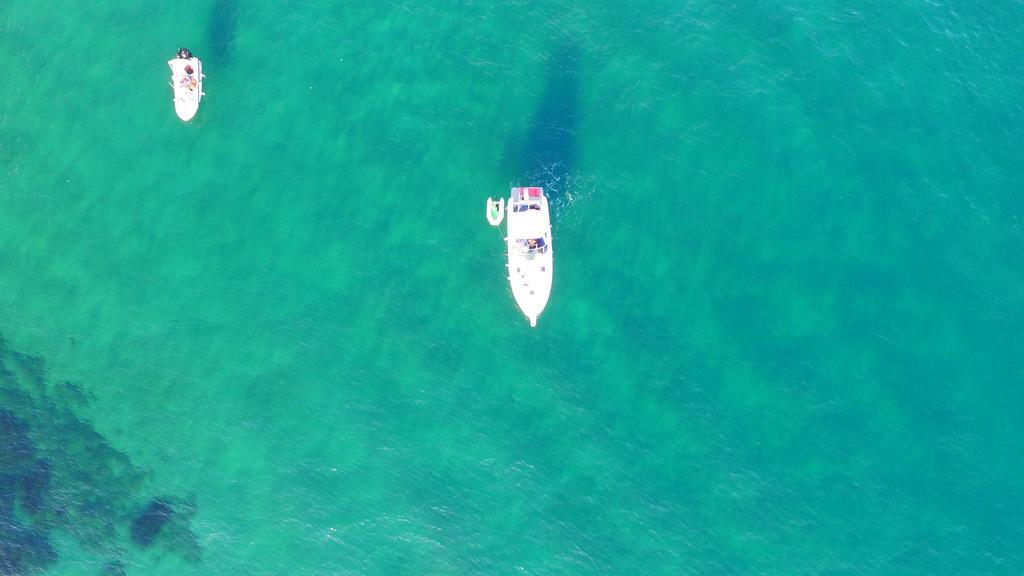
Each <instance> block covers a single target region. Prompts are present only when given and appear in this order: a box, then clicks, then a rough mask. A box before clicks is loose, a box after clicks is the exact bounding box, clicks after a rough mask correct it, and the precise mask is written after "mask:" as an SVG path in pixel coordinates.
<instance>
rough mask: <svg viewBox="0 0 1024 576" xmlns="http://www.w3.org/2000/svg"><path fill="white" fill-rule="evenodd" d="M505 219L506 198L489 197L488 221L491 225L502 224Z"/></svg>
mask: <svg viewBox="0 0 1024 576" xmlns="http://www.w3.org/2000/svg"><path fill="white" fill-rule="evenodd" d="M504 219H505V199H504V198H498V199H497V200H495V199H493V198H487V221H488V222H490V224H491V226H500V225H501V221H502V220H504Z"/></svg>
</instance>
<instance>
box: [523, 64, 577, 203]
mask: <svg viewBox="0 0 1024 576" xmlns="http://www.w3.org/2000/svg"><path fill="white" fill-rule="evenodd" d="M580 56H581V55H580V49H579V47H578V46H577V45H575V44H564V45H562V46H559V47H558V48H557V49H555V50H554V51H553V52H552V53H551V55H550V56H549V57H548V68H547V75H546V78H545V81H544V92H543V94H542V95H541V99H540V103H539V104H538V106H537V110H536V112H534V115H533V118H532V120H531V121H530V124H529V126H528V128H527V130H526V133H525V135H524V136H523V137H522V140H516V141H513V142H510V143H509V145H508V146H507V147H506V151H505V159H506V161H507V162H509V163H510V174H511V175H512V176H513V178H514V179H518V181H517V182H514V183H516V184H519V185H523V186H527V185H529V186H543V187H544V188H545V190H546V192H547V194H548V197H549V199H552V201H554V200H555V197H556V196H558V195H559V194H560V193H561V191H563V189H564V184H565V182H566V180H567V179H568V177H569V175H570V174H571V173H572V171H573V170H574V169H575V166H576V148H577V143H576V125H577V120H578V116H579V83H580Z"/></svg>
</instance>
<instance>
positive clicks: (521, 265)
mask: <svg viewBox="0 0 1024 576" xmlns="http://www.w3.org/2000/svg"><path fill="white" fill-rule="evenodd" d="M507 211H508V217H507V220H508V237H507V238H506V239H505V241H506V243H507V245H508V279H509V282H510V283H511V284H512V296H514V297H515V299H516V304H518V305H519V309H520V310H522V311H523V314H526V317H527V318H528V319H529V320H530V326H536V325H537V317H538V316H540V313H541V312H543V311H544V307H545V306H547V304H548V297H549V296H551V275H552V272H553V270H552V265H553V263H554V257H553V256H554V253H553V247H552V245H551V216H550V214H549V212H548V199H547V197H545V196H544V189H543V188H538V187H529V188H525V187H524V188H513V189H512V195H511V197H510V198H509V201H508V209H507Z"/></svg>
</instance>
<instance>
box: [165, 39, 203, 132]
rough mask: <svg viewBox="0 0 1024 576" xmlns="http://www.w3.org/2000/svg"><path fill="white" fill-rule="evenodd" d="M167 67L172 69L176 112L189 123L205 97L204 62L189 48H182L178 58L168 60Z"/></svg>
mask: <svg viewBox="0 0 1024 576" xmlns="http://www.w3.org/2000/svg"><path fill="white" fill-rule="evenodd" d="M167 65H168V66H170V67H171V88H172V89H173V90H174V112H175V113H177V114H178V118H181V119H182V120H184V121H186V122H188V121H189V120H191V119H192V118H193V117H194V116H195V115H196V111H197V110H199V100H200V99H202V97H203V62H202V61H201V60H200V59H199V58H196V57H195V56H193V55H192V52H190V51H189V49H188V48H180V49H179V50H178V56H177V57H176V58H173V59H171V60H168V61H167Z"/></svg>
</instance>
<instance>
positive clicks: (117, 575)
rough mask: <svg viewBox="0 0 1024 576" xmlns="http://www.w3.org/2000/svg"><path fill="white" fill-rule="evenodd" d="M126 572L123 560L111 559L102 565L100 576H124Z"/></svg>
mask: <svg viewBox="0 0 1024 576" xmlns="http://www.w3.org/2000/svg"><path fill="white" fill-rule="evenodd" d="M125 574H127V572H126V571H125V568H124V562H121V561H120V560H111V561H110V562H107V565H106V566H104V567H103V572H100V576H125Z"/></svg>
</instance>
